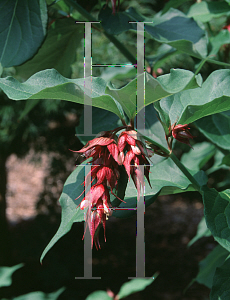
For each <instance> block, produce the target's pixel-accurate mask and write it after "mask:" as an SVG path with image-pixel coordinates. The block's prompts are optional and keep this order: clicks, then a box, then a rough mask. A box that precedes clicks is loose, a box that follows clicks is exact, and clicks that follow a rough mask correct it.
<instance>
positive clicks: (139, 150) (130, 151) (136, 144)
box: [118, 130, 151, 201]
mask: <svg viewBox="0 0 230 300" xmlns="http://www.w3.org/2000/svg"><path fill="white" fill-rule="evenodd" d="M118 150H119V151H120V152H121V158H122V160H123V165H124V167H125V169H126V172H127V174H128V177H129V178H130V175H131V177H132V179H133V182H134V184H135V186H136V189H137V200H138V201H139V199H140V190H141V187H142V191H144V176H143V174H142V172H141V170H140V165H148V166H145V167H144V175H145V177H146V178H147V180H148V182H149V185H150V186H151V184H150V181H149V170H150V166H149V161H148V160H147V158H146V156H148V154H147V152H146V151H145V149H144V146H143V143H142V142H141V141H140V140H138V137H137V132H136V131H135V130H129V131H123V132H122V133H121V134H120V136H119V138H118ZM124 151H126V154H124Z"/></svg>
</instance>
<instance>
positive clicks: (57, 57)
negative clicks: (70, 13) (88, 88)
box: [16, 18, 84, 79]
mask: <svg viewBox="0 0 230 300" xmlns="http://www.w3.org/2000/svg"><path fill="white" fill-rule="evenodd" d="M83 38H84V26H83V24H76V23H75V21H74V20H73V19H68V18H65V19H61V20H56V21H55V22H54V23H53V24H52V26H51V28H49V30H48V32H47V36H46V39H45V41H44V43H43V44H42V46H41V48H40V49H39V51H38V53H37V54H36V55H35V56H34V57H33V58H32V59H31V60H29V61H28V62H26V63H25V64H23V65H22V66H20V67H17V69H16V70H17V75H18V76H20V77H22V78H24V79H27V78H29V77H30V76H32V75H33V74H35V73H37V72H39V71H41V70H45V69H51V68H54V69H56V70H57V71H58V72H59V73H60V74H61V75H62V76H65V77H70V75H71V71H72V70H71V64H73V63H74V62H75V60H76V49H77V47H78V46H79V44H80V42H81V40H82V39H83ZM57 49H58V51H57ZM82 64H83V58H82Z"/></svg>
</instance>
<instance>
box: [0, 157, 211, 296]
mask: <svg viewBox="0 0 230 300" xmlns="http://www.w3.org/2000/svg"><path fill="white" fill-rule="evenodd" d="M36 158H37V159H36V162H35V161H34V162H33V163H31V159H33V160H34V154H33V153H32V152H31V153H30V154H29V155H28V156H27V157H26V158H25V159H23V160H19V159H17V158H16V157H14V156H11V157H10V159H9V160H8V163H7V168H8V193H7V201H8V209H7V216H8V219H9V225H10V235H11V236H10V237H11V246H12V264H11V265H16V264H19V263H24V267H22V268H21V269H19V270H17V271H16V272H15V273H14V275H13V283H12V285H11V286H9V287H4V288H1V289H0V297H1V299H3V298H10V297H13V296H18V295H21V294H26V293H29V292H32V291H39V290H41V291H44V292H47V293H48V292H53V291H55V290H57V289H59V288H60V287H62V286H65V287H66V290H65V292H64V293H63V294H62V295H60V296H59V298H58V299H59V300H64V299H66V300H72V299H73V300H74V299H80V300H84V299H85V298H86V296H87V295H89V294H90V293H91V292H93V291H95V290H100V289H101V290H106V289H108V288H109V289H111V290H112V291H113V292H114V293H117V292H118V291H119V288H120V286H121V285H122V284H123V283H124V282H126V281H128V277H135V274H136V250H135V249H136V218H135V217H132V218H129V219H122V220H121V219H116V218H114V217H111V218H109V220H108V221H107V224H106V238H107V242H106V243H105V242H104V241H103V232H102V230H101V232H100V241H101V246H102V249H101V250H99V251H97V250H96V249H93V276H97V277H101V280H98V279H95V280H83V279H75V277H82V276H84V270H83V255H84V242H83V241H82V236H83V232H84V225H83V223H76V224H74V225H73V227H72V229H71V231H70V232H69V233H68V234H67V235H66V236H64V237H63V238H61V239H60V240H59V242H58V243H57V244H55V246H54V247H53V248H52V249H51V250H50V251H49V252H48V254H47V255H46V257H45V258H44V261H43V264H42V265H41V264H40V262H39V260H40V256H41V253H42V251H43V250H44V248H45V247H46V246H47V244H48V243H49V241H50V239H51V238H52V237H53V235H54V234H55V232H56V231H57V229H58V227H59V224H60V220H61V215H60V206H59V204H57V203H56V201H57V199H58V197H59V195H60V193H61V190H62V185H63V182H64V181H65V179H66V178H67V176H68V175H69V174H70V172H71V171H72V170H73V169H74V163H75V157H74V154H73V155H71V156H68V157H65V156H61V155H59V154H56V153H43V154H42V155H41V156H40V158H39V159H38V157H36ZM63 165H64V166H65V167H62V166H63ZM58 166H59V171H58V172H56V171H57V170H58ZM55 168H56V169H55ZM54 169H55V170H56V171H55V172H54ZM54 174H56V175H54ZM202 215H203V204H202V201H201V198H200V195H199V194H197V193H183V194H178V195H170V196H162V197H159V198H158V200H157V201H156V202H155V203H153V204H152V205H151V206H150V207H148V208H147V209H146V213H145V242H146V246H145V259H146V262H145V270H146V277H150V276H152V275H153V274H154V273H155V272H159V276H158V278H157V279H156V281H155V282H153V284H152V285H150V286H149V287H147V288H146V289H145V290H144V291H143V292H140V293H136V294H133V295H132V296H129V297H127V298H126V299H133V300H142V299H143V300H145V299H146V300H147V299H148V300H149V299H153V300H180V299H183V300H205V299H208V296H209V292H210V291H209V289H207V288H206V287H204V286H203V285H199V284H198V283H194V284H193V285H191V287H189V288H188V289H187V291H186V292H185V293H183V291H184V290H185V289H186V287H187V286H188V285H189V283H190V282H191V280H192V279H193V278H194V277H195V276H196V274H197V271H198V263H199V261H201V260H202V259H203V258H204V257H206V256H207V254H208V253H209V252H210V251H211V250H212V249H213V248H214V247H215V245H216V243H215V242H214V241H213V239H212V238H202V239H200V240H199V241H197V242H196V243H195V244H193V245H192V246H191V247H190V248H188V247H187V244H188V242H189V241H190V240H191V239H192V238H193V236H194V235H195V234H196V229H197V225H198V223H199V221H200V220H201V218H202Z"/></svg>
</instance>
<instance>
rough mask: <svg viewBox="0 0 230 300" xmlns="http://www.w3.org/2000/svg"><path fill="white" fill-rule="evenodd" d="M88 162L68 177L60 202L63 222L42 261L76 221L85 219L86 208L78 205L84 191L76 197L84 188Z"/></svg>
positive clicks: (46, 249)
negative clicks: (83, 208)
mask: <svg viewBox="0 0 230 300" xmlns="http://www.w3.org/2000/svg"><path fill="white" fill-rule="evenodd" d="M87 162H88V160H86V161H85V162H84V163H83V164H81V165H79V166H78V167H77V168H76V169H75V170H74V171H73V172H72V173H71V174H70V176H69V177H68V178H67V180H66V182H65V184H64V188H63V192H62V194H61V197H60V199H59V202H60V204H61V207H62V217H61V224H60V226H59V228H58V231H57V232H56V234H55V235H54V237H53V238H52V240H51V241H50V242H49V244H48V246H47V247H46V248H45V250H44V251H43V253H42V256H41V259H40V261H42V260H43V258H44V256H45V255H46V253H47V252H48V251H49V250H50V249H51V248H52V247H53V245H54V244H55V243H56V242H57V241H58V240H59V239H60V238H61V237H62V236H64V235H65V234H66V233H67V232H69V231H70V229H71V227H72V225H73V223H74V222H82V221H84V210H81V209H80V207H78V205H79V204H80V202H81V200H82V199H83V198H84V193H83V195H82V196H81V197H79V198H78V199H77V200H76V198H77V197H78V196H80V194H81V193H82V192H83V190H84V185H82V183H83V182H84V180H85V168H84V165H85V164H86V163H87Z"/></svg>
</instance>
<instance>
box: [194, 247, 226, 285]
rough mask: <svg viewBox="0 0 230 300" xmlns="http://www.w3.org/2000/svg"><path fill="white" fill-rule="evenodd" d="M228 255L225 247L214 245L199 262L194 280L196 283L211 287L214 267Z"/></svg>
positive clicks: (219, 264)
mask: <svg viewBox="0 0 230 300" xmlns="http://www.w3.org/2000/svg"><path fill="white" fill-rule="evenodd" d="M228 255H229V252H228V251H227V250H226V249H224V248H223V247H221V246H220V245H218V246H216V247H215V248H214V249H213V250H212V252H210V253H209V254H208V256H207V257H206V258H205V259H203V260H202V261H201V262H200V263H199V272H198V274H197V276H196V278H195V279H194V281H195V280H196V281H197V282H198V283H200V284H204V285H205V286H207V287H208V288H210V289H211V288H212V284H213V277H214V274H215V271H216V268H218V267H220V266H221V265H223V263H224V261H225V259H226V258H227V257H228ZM229 275H230V274H229Z"/></svg>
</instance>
